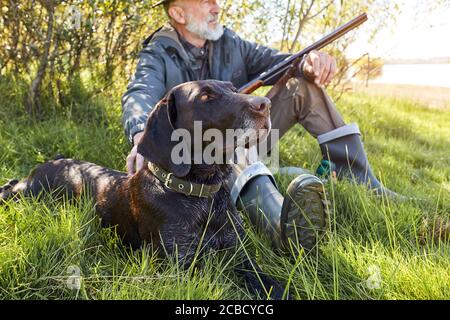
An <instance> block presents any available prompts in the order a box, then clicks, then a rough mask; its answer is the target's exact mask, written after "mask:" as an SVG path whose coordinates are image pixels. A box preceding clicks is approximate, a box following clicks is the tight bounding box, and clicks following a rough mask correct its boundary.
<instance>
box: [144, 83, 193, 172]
mask: <svg viewBox="0 0 450 320" xmlns="http://www.w3.org/2000/svg"><path fill="white" fill-rule="evenodd" d="M176 104H177V102H176V97H175V92H174V90H171V91H170V92H169V93H168V94H167V95H166V97H165V98H164V99H163V100H161V101H160V102H159V103H158V104H157V105H156V106H155V108H154V109H153V111H152V112H151V113H150V115H149V117H148V120H147V124H146V126H145V130H144V135H143V136H142V139H141V141H139V144H138V153H140V154H141V155H142V156H143V157H144V158H145V159H146V160H147V161H150V162H152V163H154V164H156V165H158V166H160V167H162V168H164V169H166V170H168V171H169V172H171V173H173V174H174V175H175V176H177V177H184V176H186V175H187V174H188V173H189V171H190V170H191V165H190V164H189V163H181V164H175V163H174V162H173V161H172V157H171V153H172V149H173V147H174V146H175V145H176V142H174V141H171V136H172V132H173V131H174V130H175V124H176V121H177V105H176Z"/></svg>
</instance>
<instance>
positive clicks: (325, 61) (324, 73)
mask: <svg viewBox="0 0 450 320" xmlns="http://www.w3.org/2000/svg"><path fill="white" fill-rule="evenodd" d="M320 65H321V70H320V76H319V77H320V78H319V84H320V85H324V84H325V80H326V79H327V77H328V74H329V73H330V69H331V57H330V56H328V55H327V54H325V53H322V54H321V55H320Z"/></svg>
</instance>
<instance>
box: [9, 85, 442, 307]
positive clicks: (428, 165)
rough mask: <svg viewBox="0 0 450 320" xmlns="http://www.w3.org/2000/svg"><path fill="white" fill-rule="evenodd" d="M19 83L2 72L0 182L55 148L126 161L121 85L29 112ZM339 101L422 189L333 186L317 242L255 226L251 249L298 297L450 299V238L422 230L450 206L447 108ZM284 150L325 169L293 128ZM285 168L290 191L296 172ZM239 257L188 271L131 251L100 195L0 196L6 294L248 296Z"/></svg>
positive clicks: (289, 161)
mask: <svg viewBox="0 0 450 320" xmlns="http://www.w3.org/2000/svg"><path fill="white" fill-rule="evenodd" d="M14 86H15V84H14V83H8V84H6V83H0V92H1V93H2V97H3V101H2V104H1V105H0V132H1V135H0V184H2V183H5V182H7V181H8V179H11V178H16V177H23V176H24V175H26V174H27V173H28V172H29V171H30V170H31V169H32V168H33V167H34V166H35V165H37V164H39V163H42V162H44V161H46V160H48V159H50V158H52V157H53V156H54V155H56V154H58V153H61V154H64V155H65V156H67V157H74V158H77V159H82V160H87V161H91V162H95V163H98V164H101V165H104V166H107V167H111V168H115V169H120V170H124V168H125V157H126V154H127V152H128V149H129V146H128V145H127V142H126V140H125V138H124V135H123V131H122V127H121V124H120V97H119V96H118V94H112V93H111V92H108V93H104V94H101V95H97V96H95V97H93V98H90V99H86V98H83V95H82V94H81V95H79V96H78V97H76V98H74V99H73V101H72V102H71V104H70V107H68V108H66V109H59V107H57V106H51V107H50V105H49V108H47V110H50V111H47V112H46V114H44V115H42V116H41V117H40V119H39V120H30V119H29V118H28V117H27V116H25V115H24V114H23V111H22V107H21V98H20V95H19V94H18V93H17V92H15V91H13V90H12V91H11V88H12V87H14ZM49 103H50V102H49ZM338 107H339V109H340V110H341V111H342V112H343V114H344V117H345V119H346V121H347V122H357V123H358V124H359V126H360V129H361V131H362V132H363V135H364V141H365V146H366V149H367V151H368V153H369V158H370V161H371V164H372V167H373V169H374V171H375V172H376V174H377V175H378V176H381V178H382V180H383V182H384V183H385V184H386V185H387V186H388V187H389V188H391V189H393V190H395V191H397V192H399V193H402V194H405V195H409V196H413V197H416V198H417V200H415V201H409V202H405V203H395V202H393V201H387V200H386V199H384V200H380V199H376V198H374V197H372V196H371V195H369V194H368V193H367V192H366V191H365V190H364V189H363V188H361V187H356V186H353V185H351V184H349V183H334V184H328V185H327V187H328V190H329V193H330V198H331V200H332V204H333V205H332V206H333V215H332V217H331V224H330V230H329V232H328V237H327V239H326V241H324V242H323V243H322V244H321V246H320V250H319V251H318V252H317V253H316V254H313V255H298V256H295V255H291V256H289V255H286V256H285V255H280V254H277V253H275V252H274V251H273V250H271V249H270V246H269V241H268V239H266V238H265V236H264V235H261V234H258V233H257V232H255V231H254V230H253V228H252V227H251V226H248V228H247V229H248V232H249V235H250V242H249V243H248V245H247V246H246V247H247V248H248V250H250V251H251V252H252V254H254V255H255V256H256V257H257V260H258V263H259V264H260V265H261V266H262V268H263V269H264V270H265V271H267V272H269V273H271V274H272V275H273V276H274V277H276V278H277V279H279V280H280V281H283V282H285V283H288V288H289V291H290V292H291V294H293V295H294V296H295V298H296V299H449V298H450V290H449V288H450V263H449V262H450V244H449V243H448V242H447V243H444V242H442V241H441V242H440V241H434V240H436V239H431V238H427V239H425V243H423V241H420V240H421V239H420V236H421V230H422V228H423V226H422V224H423V221H424V219H428V221H430V223H431V224H432V223H433V222H434V221H436V220H437V219H438V218H439V217H441V218H444V219H448V218H449V213H450V151H449V150H450V125H449V124H450V111H449V110H429V109H427V108H426V107H425V106H421V105H416V104H414V103H412V102H408V101H401V100H394V99H387V98H373V97H372V98H369V97H366V96H364V95H348V96H345V97H344V98H343V99H341V100H340V101H339V102H338ZM280 159H281V162H282V164H284V165H294V166H301V167H305V168H307V169H311V170H315V168H316V166H317V164H318V162H319V159H320V154H319V148H318V145H317V143H316V142H315V141H314V139H313V138H311V137H310V136H308V135H307V134H306V133H305V131H304V130H303V129H302V128H301V127H299V126H296V127H295V128H294V129H293V130H291V131H290V132H289V133H288V134H287V135H286V136H285V137H284V138H283V140H282V143H281V146H280ZM278 180H279V182H280V185H281V187H282V189H283V190H284V189H285V188H286V187H287V183H288V182H289V180H288V179H286V178H285V177H278ZM233 263H234V258H233V257H232V258H231V259H228V258H227V254H225V253H217V254H214V255H209V256H207V257H204V258H202V259H201V267H200V268H191V269H188V270H180V269H179V268H178V266H177V264H176V262H175V261H172V260H160V259H158V258H157V257H156V256H155V255H153V254H152V253H151V251H150V250H149V249H148V248H143V249H141V250H138V251H131V250H129V249H126V248H124V247H123V246H122V245H121V244H120V240H119V239H118V238H117V236H116V235H115V233H114V229H101V228H100V224H99V221H98V219H97V218H96V216H95V212H94V210H93V203H92V201H91V200H90V199H89V198H83V199H81V200H79V201H76V202H63V203H61V202H55V201H54V200H52V199H51V197H50V196H45V197H44V199H42V200H41V201H36V200H32V199H28V200H23V201H21V202H19V203H10V204H9V205H6V206H3V207H0V298H2V299H75V298H77V299H250V298H251V296H250V294H249V293H248V292H247V291H246V290H244V289H243V288H242V284H240V283H239V279H238V278H236V277H235V275H234V273H233V271H232V267H231V265H232V264H233ZM71 266H76V267H77V268H79V270H80V272H81V275H82V283H81V288H80V290H73V289H69V287H68V286H67V281H69V282H70V281H71V278H70V276H71V275H73V270H76V269H71Z"/></svg>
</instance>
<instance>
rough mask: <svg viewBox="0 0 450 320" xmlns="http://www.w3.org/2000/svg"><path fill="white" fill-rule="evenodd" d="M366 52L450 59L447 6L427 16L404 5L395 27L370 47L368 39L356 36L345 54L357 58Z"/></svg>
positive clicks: (377, 38) (394, 55)
mask: <svg viewBox="0 0 450 320" xmlns="http://www.w3.org/2000/svg"><path fill="white" fill-rule="evenodd" d="M416 1H420V0H416ZM420 2H422V3H425V2H428V1H425V0H422V1H420ZM368 23H370V12H369V22H368ZM366 52H369V53H370V54H371V55H372V56H377V57H381V58H384V59H429V58H436V57H450V5H448V6H446V7H444V8H443V9H442V10H439V11H436V12H433V13H430V14H418V13H417V12H415V11H414V6H405V7H404V8H403V11H402V13H401V14H400V16H399V17H398V20H397V21H396V22H395V25H392V26H391V27H388V28H386V29H383V30H381V31H380V32H379V33H378V34H377V36H376V38H375V39H374V41H372V43H371V44H368V39H367V37H364V36H361V37H359V40H358V41H357V42H356V43H355V44H353V45H352V46H351V47H350V48H349V52H348V54H349V56H350V57H352V58H356V57H359V56H361V55H362V54H364V53H366Z"/></svg>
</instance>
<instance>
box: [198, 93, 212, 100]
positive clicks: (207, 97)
mask: <svg viewBox="0 0 450 320" xmlns="http://www.w3.org/2000/svg"><path fill="white" fill-rule="evenodd" d="M210 98H211V97H210V96H209V95H208V94H207V93H203V94H202V95H201V96H200V101H201V102H205V101H208V100H209V99H210Z"/></svg>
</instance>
